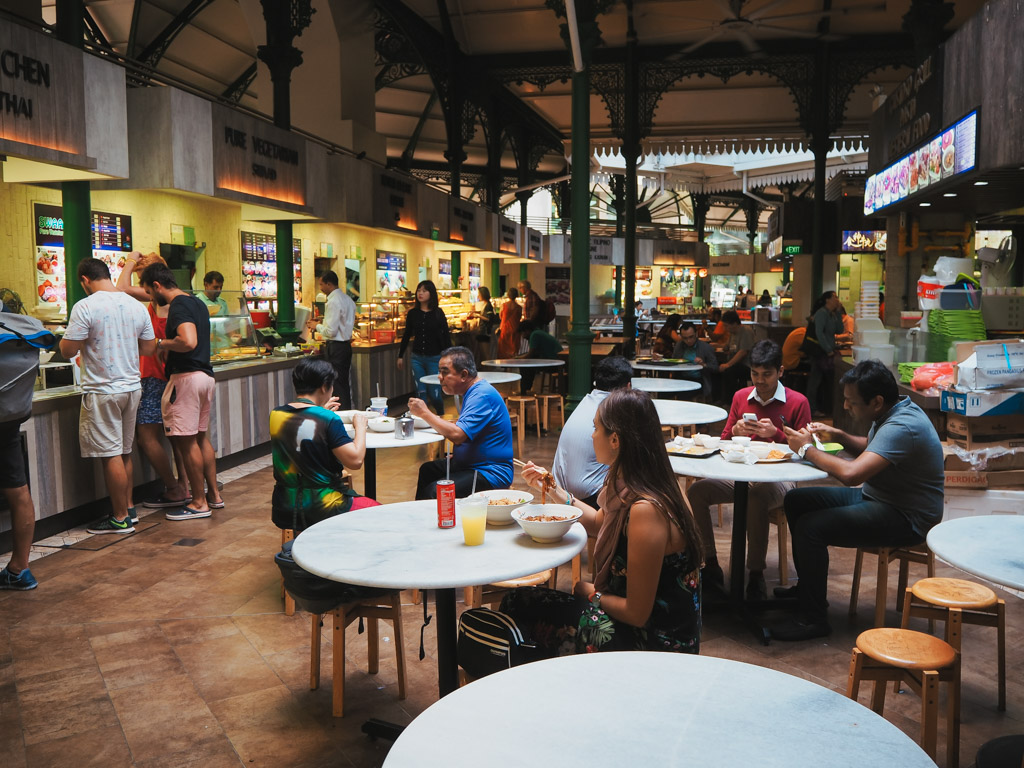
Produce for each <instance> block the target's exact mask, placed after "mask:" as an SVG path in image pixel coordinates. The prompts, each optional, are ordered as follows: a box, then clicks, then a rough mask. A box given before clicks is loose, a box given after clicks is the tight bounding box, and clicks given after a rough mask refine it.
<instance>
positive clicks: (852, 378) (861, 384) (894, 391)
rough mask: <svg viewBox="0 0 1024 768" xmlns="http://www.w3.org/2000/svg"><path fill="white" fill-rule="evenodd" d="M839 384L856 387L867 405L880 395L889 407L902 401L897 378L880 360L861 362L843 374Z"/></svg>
mask: <svg viewBox="0 0 1024 768" xmlns="http://www.w3.org/2000/svg"><path fill="white" fill-rule="evenodd" d="M839 383H840V384H842V385H843V386H844V387H845V386H846V385H847V384H852V385H853V386H855V387H856V388H857V394H859V395H860V397H861V399H862V400H863V401H864V402H865V403H867V402H869V401H871V400H873V399H875V398H876V397H878V396H879V395H881V396H882V402H884V403H885V404H886V405H888V406H892V405H895V404H896V401H898V400H899V399H900V390H899V387H898V386H897V385H896V377H895V376H893V375H892V371H890V370H889V369H888V368H886V367H885V366H884V365H882V363H881V362H879V361H878V360H861V361H860V362H859V363H857V364H856V365H855V366H853V368H851V369H850V370H848V371H847V372H846V373H844V374H843V378H841V379H840V380H839Z"/></svg>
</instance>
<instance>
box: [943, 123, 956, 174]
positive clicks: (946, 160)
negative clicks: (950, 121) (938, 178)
mask: <svg viewBox="0 0 1024 768" xmlns="http://www.w3.org/2000/svg"><path fill="white" fill-rule="evenodd" d="M953 133H954V129H953V128H950V129H949V130H948V131H946V132H944V133H943V134H942V138H941V141H942V178H944V179H945V178H948V177H950V176H952V175H953V173H954V172H955V171H954V168H955V165H956V144H955V143H954V141H953Z"/></svg>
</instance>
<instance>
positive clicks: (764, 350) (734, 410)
mask: <svg viewBox="0 0 1024 768" xmlns="http://www.w3.org/2000/svg"><path fill="white" fill-rule="evenodd" d="M748 360H749V361H750V380H751V381H753V382H754V386H752V387H744V388H742V389H740V390H739V391H737V392H736V394H735V395H733V398H732V406H731V407H730V409H729V418H728V420H727V421H726V423H725V429H723V430H722V439H723V440H728V439H730V438H731V437H732V436H733V435H738V436H746V437H750V438H753V439H754V440H760V441H763V442H767V443H782V444H785V443H786V435H785V434H784V433H783V431H782V427H783V426H789V427H794V428H801V427H803V426H804V425H806V424H807V423H808V422H810V420H811V407H810V405H809V404H808V402H807V398H806V397H804V396H803V395H801V394H800V393H799V392H797V391H796V390H793V389H790V388H789V387H784V386H782V382H781V381H780V380H779V379H780V378H781V377H782V370H783V369H782V349H781V348H780V347H779V345H778V344H776V343H775V342H774V341H771V340H769V339H765V340H764V341H759V342H758V343H757V344H755V345H754V347H753V349H751V350H750V356H749V357H748ZM746 413H752V414H754V416H755V417H756V420H755V421H750V420H746V419H744V418H743V415H744V414H746ZM795 486H796V484H795V483H750V486H749V488H750V495H749V496H748V502H747V569H748V570H749V571H750V579H749V581H748V582H747V597H748V598H750V599H765V598H766V597H767V596H768V590H767V587H766V585H765V581H764V568H765V556H766V555H767V554H768V529H769V525H770V523H769V520H768V512H769V511H770V510H772V509H774V508H775V507H780V506H782V500H783V499H784V498H785V496H786V493H787V492H788V491H789V490H790V489H792V488H794V487H795ZM687 498H688V499H689V500H690V506H691V507H693V516H694V519H695V520H696V521H697V526H698V527H699V528H700V534H701V539H703V541H704V570H703V578H704V579H707V580H710V581H713V582H717V583H718V584H719V585H721V584H722V583H723V582H724V577H723V575H722V568H721V566H719V564H718V551H717V550H716V548H715V534H714V531H713V530H712V528H711V506H712V505H713V504H731V503H732V500H733V483H732V481H731V480H699V481H697V482H696V483H694V484H693V485H692V486H691V487H690V490H689V492H688V493H687Z"/></svg>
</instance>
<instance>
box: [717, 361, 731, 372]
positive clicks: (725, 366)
mask: <svg viewBox="0 0 1024 768" xmlns="http://www.w3.org/2000/svg"><path fill="white" fill-rule="evenodd" d="M729 365H730V364H729V363H722V364H721V365H720V366H719V367H718V370H719V371H728V370H729Z"/></svg>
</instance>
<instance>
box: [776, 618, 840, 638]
mask: <svg viewBox="0 0 1024 768" xmlns="http://www.w3.org/2000/svg"><path fill="white" fill-rule="evenodd" d="M831 633H832V627H830V626H829V624H828V622H827V621H825V620H824V619H812V618H807V617H799V618H793V619H789V620H788V621H786V622H784V623H782V624H778V625H776V626H774V627H772V628H771V635H772V640H813V639H814V638H816V637H828V635H830V634H831Z"/></svg>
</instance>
